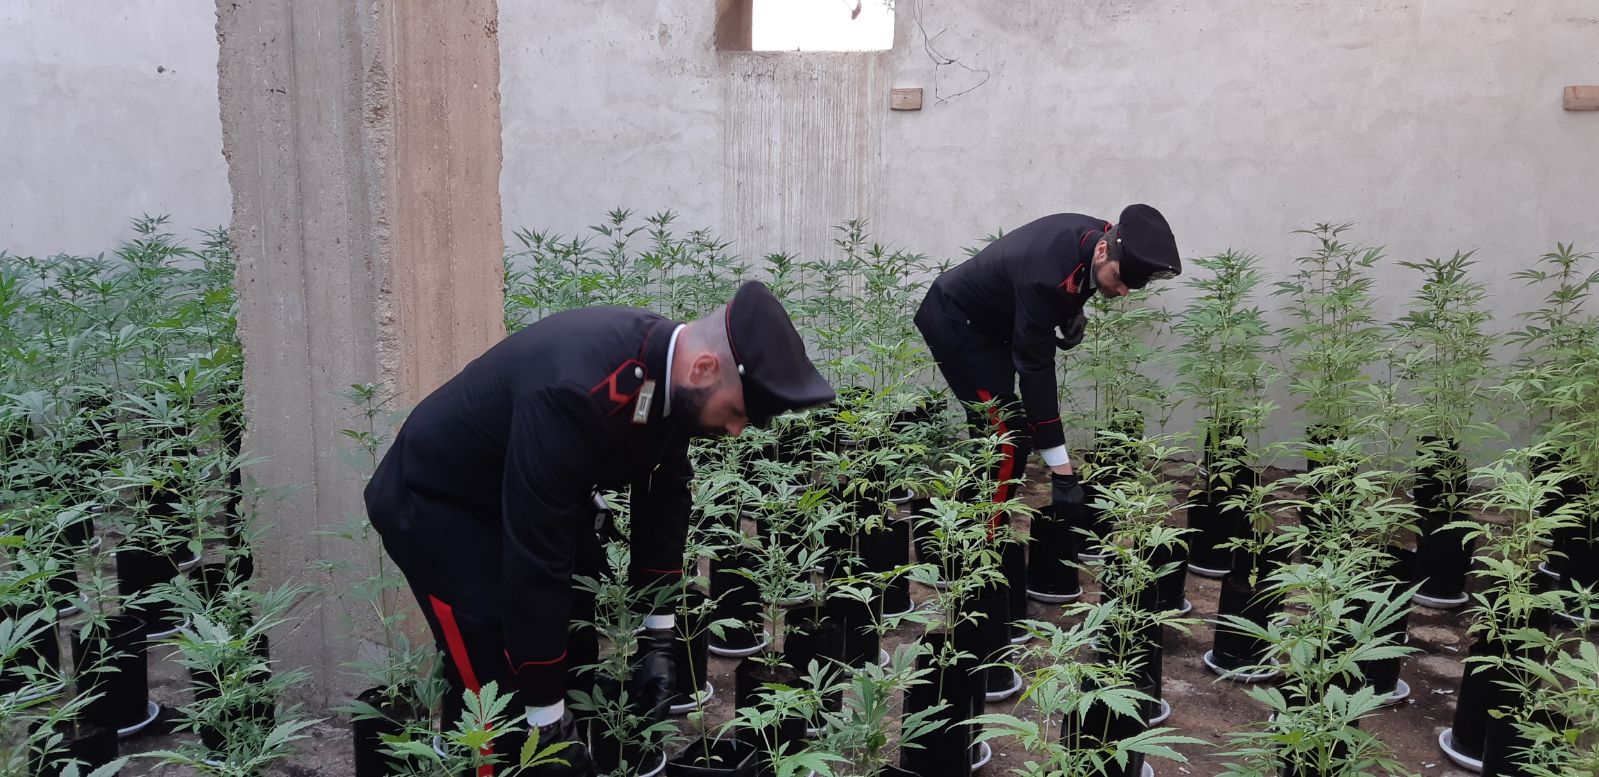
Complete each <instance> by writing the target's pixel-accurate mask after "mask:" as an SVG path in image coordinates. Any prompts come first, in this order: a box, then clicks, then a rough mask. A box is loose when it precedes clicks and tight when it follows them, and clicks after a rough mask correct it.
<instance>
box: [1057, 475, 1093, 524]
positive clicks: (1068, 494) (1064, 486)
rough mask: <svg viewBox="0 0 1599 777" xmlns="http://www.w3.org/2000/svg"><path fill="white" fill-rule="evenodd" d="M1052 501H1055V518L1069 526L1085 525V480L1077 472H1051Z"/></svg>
mask: <svg viewBox="0 0 1599 777" xmlns="http://www.w3.org/2000/svg"><path fill="white" fill-rule="evenodd" d="M1049 492H1050V501H1051V502H1052V503H1053V505H1052V506H1053V508H1054V513H1055V520H1058V521H1060V522H1062V523H1064V524H1066V525H1067V526H1074V527H1080V526H1082V525H1083V511H1084V509H1085V508H1084V506H1083V501H1084V497H1083V481H1082V479H1081V478H1079V477H1078V476H1077V474H1076V473H1072V474H1070V475H1062V474H1059V473H1055V472H1051V473H1049Z"/></svg>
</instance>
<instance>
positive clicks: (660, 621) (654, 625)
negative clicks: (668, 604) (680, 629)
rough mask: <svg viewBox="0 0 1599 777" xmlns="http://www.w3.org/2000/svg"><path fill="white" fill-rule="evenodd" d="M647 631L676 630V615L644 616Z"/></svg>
mask: <svg viewBox="0 0 1599 777" xmlns="http://www.w3.org/2000/svg"><path fill="white" fill-rule="evenodd" d="M644 628H646V629H674V628H677V616H676V615H646V616H644Z"/></svg>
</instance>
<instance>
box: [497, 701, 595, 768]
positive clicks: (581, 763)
mask: <svg viewBox="0 0 1599 777" xmlns="http://www.w3.org/2000/svg"><path fill="white" fill-rule="evenodd" d="M538 734H539V745H538V749H539V750H543V749H544V748H546V747H549V746H550V745H553V744H557V743H560V742H570V743H571V744H569V745H567V746H566V747H563V748H561V750H560V752H557V753H555V754H553V755H551V756H550V757H551V758H553V759H560V760H562V761H565V762H566V763H564V764H558V763H548V764H543V765H541V766H536V767H534V768H532V769H529V770H527V771H526V772H523V774H526V775H530V777H594V776H595V771H596V770H595V768H594V758H593V757H592V756H590V755H589V746H588V744H587V743H586V742H584V741H583V737H582V735H580V734H579V733H578V730H577V722H576V721H574V720H573V719H572V713H571V712H567V713H566V714H565V715H562V716H561V719H560V720H558V721H556V722H554V723H551V724H549V725H547V726H539V727H538ZM516 757H517V756H516V754H514V753H513V754H511V758H512V760H515V759H516Z"/></svg>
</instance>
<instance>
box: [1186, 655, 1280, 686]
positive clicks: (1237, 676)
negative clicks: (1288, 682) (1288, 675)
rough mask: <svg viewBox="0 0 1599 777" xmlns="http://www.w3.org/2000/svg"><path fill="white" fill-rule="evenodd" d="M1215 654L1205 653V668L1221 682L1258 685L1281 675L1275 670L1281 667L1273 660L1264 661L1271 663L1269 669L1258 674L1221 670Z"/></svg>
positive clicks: (1237, 670) (1238, 670)
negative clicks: (1221, 680)
mask: <svg viewBox="0 0 1599 777" xmlns="http://www.w3.org/2000/svg"><path fill="white" fill-rule="evenodd" d="M1215 653H1216V651H1214V650H1207V651H1205V658H1204V660H1205V666H1207V667H1209V668H1210V671H1212V672H1215V673H1216V674H1217V675H1218V676H1220V677H1221V679H1223V680H1231V681H1233V682H1235V683H1259V682H1265V681H1266V680H1271V679H1273V678H1275V677H1277V676H1278V675H1280V674H1282V671H1281V670H1279V669H1277V667H1278V666H1281V664H1280V663H1279V662H1278V661H1277V659H1275V658H1268V659H1266V660H1267V661H1269V662H1270V663H1271V666H1272V668H1271V669H1264V670H1261V671H1259V672H1246V671H1244V670H1242V669H1224V668H1222V666H1221V665H1220V664H1218V663H1216V656H1215Z"/></svg>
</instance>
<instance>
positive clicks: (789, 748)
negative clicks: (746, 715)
mask: <svg viewBox="0 0 1599 777" xmlns="http://www.w3.org/2000/svg"><path fill="white" fill-rule="evenodd" d="M799 683H800V673H799V672H798V671H796V670H795V669H794V668H793V667H789V666H783V665H781V664H779V665H768V664H765V663H762V662H760V661H758V660H756V658H755V656H750V657H748V658H745V659H744V660H742V661H740V662H739V664H738V666H737V667H735V668H734V669H733V703H734V704H735V705H736V706H737V707H738V709H753V708H754V707H756V706H758V705H759V704H760V699H761V695H762V692H761V688H762V686H765V685H787V686H790V687H797V686H798V685H799ZM747 733H749V735H750V739H749V740H748V741H749V742H750V743H751V744H754V745H756V747H757V751H758V752H757V754H756V758H755V763H756V774H758V775H769V774H771V773H772V764H771V758H770V752H767V751H764V750H763V748H765V747H767V746H768V743H769V744H770V746H771V747H773V748H779V749H782V750H783V751H785V752H790V753H792V752H795V749H796V748H798V747H800V745H801V744H802V743H803V742H804V739H805V719H804V718H798V717H795V718H787V719H785V720H783V721H781V722H780V723H778V724H777V725H776V726H775V727H774V728H773V729H772V730H769V731H766V732H764V733H760V734H755V733H753V732H747Z"/></svg>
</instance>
